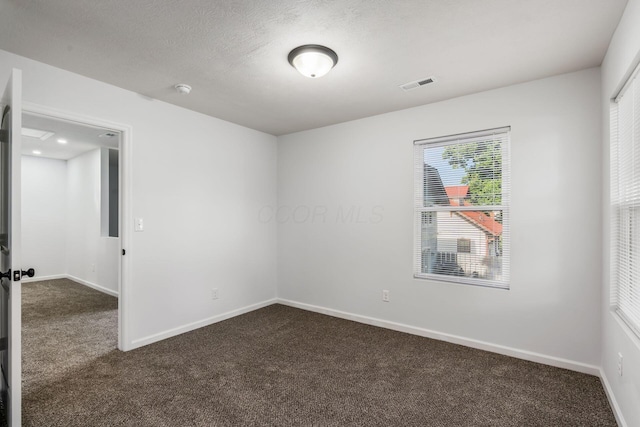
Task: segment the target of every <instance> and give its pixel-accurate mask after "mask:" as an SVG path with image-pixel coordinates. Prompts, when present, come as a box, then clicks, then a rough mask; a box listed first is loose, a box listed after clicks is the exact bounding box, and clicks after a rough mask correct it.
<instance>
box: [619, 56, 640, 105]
mask: <svg viewBox="0 0 640 427" xmlns="http://www.w3.org/2000/svg"><path fill="white" fill-rule="evenodd" d="M639 73H640V62H639V63H638V64H637V65H636V67H635V68H634V69H633V71H632V72H631V74H630V75H629V78H627V80H626V81H625V82H624V84H623V85H622V87H621V88H620V90H619V91H618V93H617V94H616V96H614V97H613V102H616V103H617V102H619V101H620V99H621V98H622V97H623V96H624V95H625V93H626V92H627V89H629V87H630V86H631V84H632V83H633V81H634V80H635V79H636V77H638V74H639Z"/></svg>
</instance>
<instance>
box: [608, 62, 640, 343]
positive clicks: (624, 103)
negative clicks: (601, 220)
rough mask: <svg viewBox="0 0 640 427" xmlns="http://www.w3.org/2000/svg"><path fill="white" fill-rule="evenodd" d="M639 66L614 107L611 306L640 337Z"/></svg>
mask: <svg viewBox="0 0 640 427" xmlns="http://www.w3.org/2000/svg"><path fill="white" fill-rule="evenodd" d="M639 70H640V67H638V68H637V69H636V71H635V72H634V73H633V74H632V75H631V77H630V78H629V80H628V81H627V82H626V84H625V85H624V86H623V87H622V90H621V91H620V93H619V94H618V96H617V97H616V98H615V99H614V102H613V104H612V107H611V120H610V122H611V158H610V161H611V168H610V174H611V211H610V215H611V217H610V220H611V267H610V274H611V305H612V307H613V309H614V310H615V311H616V312H617V313H618V314H619V315H620V317H621V318H622V319H623V320H624V321H625V323H627V325H629V327H630V328H631V329H632V330H634V332H635V333H636V334H637V335H639V336H640V81H639V80H638V77H637V76H638V72H639Z"/></svg>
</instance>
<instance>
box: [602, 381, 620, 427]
mask: <svg viewBox="0 0 640 427" xmlns="http://www.w3.org/2000/svg"><path fill="white" fill-rule="evenodd" d="M600 381H601V382H602V388H604V393H605V394H606V395H607V399H608V400H609V406H611V409H612V411H613V415H614V416H615V417H616V422H617V423H618V426H620V427H627V423H626V421H625V420H624V416H622V410H621V409H620V406H619V405H618V401H617V400H616V396H615V394H613V389H612V388H611V384H609V380H608V379H607V375H606V374H605V373H604V369H600Z"/></svg>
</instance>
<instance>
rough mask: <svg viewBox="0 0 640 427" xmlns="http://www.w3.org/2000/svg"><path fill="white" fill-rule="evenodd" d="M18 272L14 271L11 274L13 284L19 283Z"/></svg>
mask: <svg viewBox="0 0 640 427" xmlns="http://www.w3.org/2000/svg"><path fill="white" fill-rule="evenodd" d="M20 277H21V276H20V270H15V271H14V272H13V281H14V282H19V281H20Z"/></svg>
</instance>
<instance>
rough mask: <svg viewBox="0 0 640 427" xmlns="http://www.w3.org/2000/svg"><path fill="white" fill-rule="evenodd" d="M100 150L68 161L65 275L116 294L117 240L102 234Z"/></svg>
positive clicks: (117, 269) (118, 254) (118, 242)
mask: <svg viewBox="0 0 640 427" xmlns="http://www.w3.org/2000/svg"><path fill="white" fill-rule="evenodd" d="M100 151H101V150H100V149H96V150H92V151H88V152H86V153H84V154H81V155H80V156H77V157H75V158H73V159H70V160H68V161H67V185H68V189H67V203H66V206H67V212H66V214H67V215H66V217H67V222H66V231H67V248H66V254H67V260H66V264H67V274H68V275H69V276H71V278H72V279H75V280H77V281H80V282H81V283H85V284H87V285H89V286H92V287H95V288H97V289H100V290H102V291H105V292H107V293H110V294H112V295H116V294H117V293H118V272H119V265H118V261H119V258H120V251H119V247H120V239H119V238H117V237H105V236H102V235H101V234H102V233H101V218H102V214H101V211H102V202H103V200H102V189H101V171H102V158H101V156H100Z"/></svg>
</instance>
